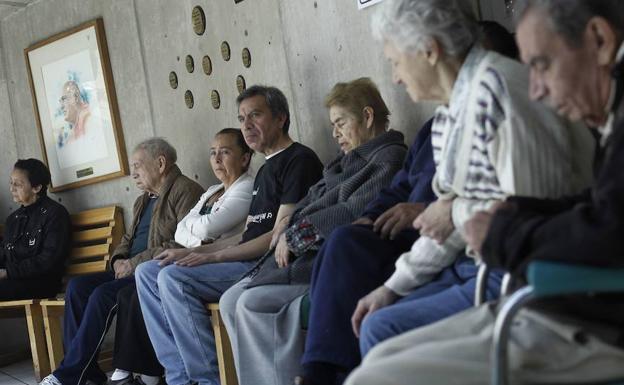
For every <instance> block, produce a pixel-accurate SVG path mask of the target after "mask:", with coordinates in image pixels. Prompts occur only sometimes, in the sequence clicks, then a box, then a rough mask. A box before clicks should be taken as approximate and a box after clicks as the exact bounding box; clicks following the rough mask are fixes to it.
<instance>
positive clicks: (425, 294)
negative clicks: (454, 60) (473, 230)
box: [360, 256, 504, 357]
mask: <svg viewBox="0 0 624 385" xmlns="http://www.w3.org/2000/svg"><path fill="white" fill-rule="evenodd" d="M477 272H478V267H477V266H476V265H475V264H474V261H473V260H472V259H470V258H468V257H466V256H463V257H461V258H459V259H458V260H457V261H456V262H455V264H453V265H452V266H449V267H447V268H446V269H444V270H443V271H442V272H441V273H440V274H439V275H438V276H437V277H436V279H434V280H433V281H431V282H429V283H427V284H425V285H423V286H421V287H419V288H417V289H416V290H414V291H413V292H412V293H410V294H409V295H407V296H405V297H403V298H401V299H400V300H399V301H397V302H396V303H395V304H393V305H390V306H388V307H385V308H383V309H380V310H377V311H376V312H374V313H372V314H369V315H368V316H366V318H364V322H363V323H362V327H361V330H360V353H361V354H362V357H364V356H365V355H366V354H367V353H368V351H369V350H371V349H372V348H373V347H374V346H375V345H377V344H378V343H380V342H382V341H384V340H387V339H388V338H391V337H394V336H396V335H399V334H402V333H405V332H407V331H410V330H412V329H416V328H418V327H421V326H425V325H429V324H432V323H434V322H436V321H439V320H441V319H444V318H446V317H448V316H451V315H453V314H456V313H459V312H461V311H463V310H466V309H468V308H470V307H471V306H473V305H474V294H475V287H476V281H477ZM503 274H504V273H503V272H502V271H500V270H495V271H492V272H490V275H489V278H488V282H487V290H486V298H487V299H488V300H492V299H496V298H498V296H499V294H500V285H501V280H502V276H503Z"/></svg>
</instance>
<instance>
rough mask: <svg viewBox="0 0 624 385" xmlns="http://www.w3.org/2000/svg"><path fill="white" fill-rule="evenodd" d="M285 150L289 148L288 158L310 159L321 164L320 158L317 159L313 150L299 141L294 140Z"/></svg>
mask: <svg viewBox="0 0 624 385" xmlns="http://www.w3.org/2000/svg"><path fill="white" fill-rule="evenodd" d="M286 150H289V153H288V155H289V158H290V159H297V160H302V161H312V162H315V163H318V164H321V160H320V159H319V157H318V155H316V152H314V150H312V149H311V148H310V147H308V146H306V145H303V144H301V143H299V142H294V143H293V144H292V145H291V146H290V147H289V148H287V149H286Z"/></svg>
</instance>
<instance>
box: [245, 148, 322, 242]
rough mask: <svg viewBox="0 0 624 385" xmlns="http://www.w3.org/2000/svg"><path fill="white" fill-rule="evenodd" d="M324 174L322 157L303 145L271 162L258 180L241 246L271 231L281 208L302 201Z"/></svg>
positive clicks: (273, 158)
mask: <svg viewBox="0 0 624 385" xmlns="http://www.w3.org/2000/svg"><path fill="white" fill-rule="evenodd" d="M322 175H323V164H322V163H321V161H320V160H319V158H318V156H316V154H315V153H314V151H312V150H311V149H310V148H308V147H306V146H304V145H302V144H300V143H293V144H291V145H290V146H289V147H288V148H286V149H285V150H283V151H282V152H280V153H278V154H277V155H275V156H273V157H271V158H269V159H267V161H266V163H265V164H264V165H263V166H262V167H261V168H260V170H259V171H258V174H257V175H256V179H255V180H254V189H253V198H252V200H251V207H250V208H249V216H250V220H249V224H248V225H247V230H245V233H244V234H243V239H242V241H241V243H242V242H247V241H249V240H251V239H254V238H257V237H258V236H260V235H262V234H264V233H266V232H268V231H271V230H272V229H273V225H274V224H275V218H276V217H277V210H278V209H279V206H280V205H283V204H294V203H297V202H299V201H300V200H301V199H303V197H305V196H306V194H307V193H308V189H309V188H310V187H311V186H313V185H314V184H315V183H316V182H318V181H319V179H321V176H322Z"/></svg>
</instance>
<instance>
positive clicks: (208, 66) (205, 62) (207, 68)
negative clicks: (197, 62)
mask: <svg viewBox="0 0 624 385" xmlns="http://www.w3.org/2000/svg"><path fill="white" fill-rule="evenodd" d="M202 68H203V69H204V73H205V74H206V75H210V74H211V73H212V60H210V56H208V55H206V56H204V57H203V58H202Z"/></svg>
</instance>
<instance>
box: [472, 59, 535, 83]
mask: <svg viewBox="0 0 624 385" xmlns="http://www.w3.org/2000/svg"><path fill="white" fill-rule="evenodd" d="M528 75H529V72H528V68H527V67H526V66H525V65H523V64H522V63H520V62H519V61H517V60H515V59H511V58H508V57H506V56H503V55H501V54H499V53H497V52H493V51H488V53H487V54H486V55H485V57H484V59H483V65H482V66H481V67H480V72H479V73H478V74H477V77H478V78H479V80H480V83H481V85H486V86H488V87H489V88H490V90H492V91H494V92H497V91H498V92H499V93H501V92H503V91H504V90H506V89H509V88H512V89H513V88H516V87H518V88H521V89H522V90H526V89H528V85H527V84H528Z"/></svg>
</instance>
